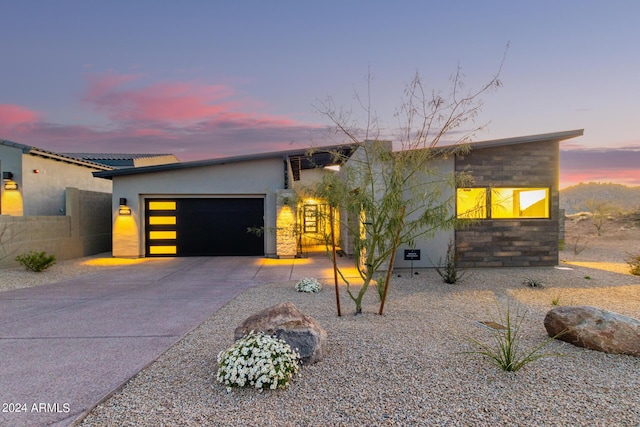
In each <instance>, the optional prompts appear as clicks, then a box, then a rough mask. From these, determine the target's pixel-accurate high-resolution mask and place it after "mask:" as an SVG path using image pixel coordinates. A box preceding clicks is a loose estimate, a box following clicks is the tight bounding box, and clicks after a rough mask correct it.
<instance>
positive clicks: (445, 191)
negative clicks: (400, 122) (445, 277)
mask: <svg viewBox="0 0 640 427" xmlns="http://www.w3.org/2000/svg"><path fill="white" fill-rule="evenodd" d="M386 147H387V148H388V149H389V150H390V149H391V143H390V142H386ZM364 157H365V152H364V149H363V148H359V149H358V150H357V151H356V152H355V153H354V154H353V156H351V159H350V160H349V164H350V165H357V164H358V163H357V162H359V161H365V159H364ZM379 167H382V166H381V165H380V166H377V167H374V170H375V169H376V168H379ZM341 173H343V174H344V171H342V172H341ZM454 173H455V161H454V159H453V158H449V159H446V160H439V161H437V162H433V163H432V164H431V165H430V172H429V174H426V173H425V174H423V175H422V177H421V180H422V181H423V182H424V191H425V193H426V192H428V191H432V189H433V188H434V187H436V186H437V187H438V189H439V190H440V191H441V192H442V194H441V196H440V200H441V201H442V202H443V203H444V202H446V201H447V200H451V198H452V197H454V196H455V188H453V187H452V186H449V187H447V185H445V184H443V183H442V181H446V180H447V179H451V178H452V176H453V174H454ZM404 197H405V198H410V197H412V195H411V194H410V193H409V192H408V191H407V192H405V194H404ZM453 206H454V205H453ZM453 206H452V207H453ZM452 213H453V211H452ZM417 214H418V213H416V214H414V215H413V216H409V217H408V220H411V218H412V217H415V216H416V215H417ZM341 219H342V221H348V220H349V218H348V215H347V213H346V212H344V211H343V212H341ZM351 220H352V221H359V218H352V219H351ZM352 228H353V225H352ZM454 236H455V234H454V230H453V229H449V230H440V231H437V232H435V233H430V234H428V235H424V236H422V237H419V238H417V239H415V242H414V245H413V246H408V245H400V246H399V247H398V250H397V252H396V258H395V260H394V268H408V267H411V261H405V260H404V250H405V249H420V257H421V258H420V260H419V261H414V262H413V267H414V268H424V267H433V266H434V265H437V264H438V263H439V261H440V260H441V259H442V260H443V261H444V259H445V257H446V254H447V245H448V243H449V241H451V240H453V239H454ZM341 238H342V242H341V244H342V246H343V249H344V250H345V251H346V252H347V253H349V254H351V253H352V250H351V249H350V247H351V246H352V245H353V242H352V241H351V240H352V239H350V235H349V233H347V232H346V228H345V226H344V225H343V226H342V227H341Z"/></svg>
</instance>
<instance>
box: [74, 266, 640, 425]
mask: <svg viewBox="0 0 640 427" xmlns="http://www.w3.org/2000/svg"><path fill="white" fill-rule="evenodd" d="M534 270H535V274H536V276H537V277H539V278H541V279H544V280H545V281H547V283H554V284H555V283H557V284H558V285H554V286H548V287H546V288H544V289H529V288H524V287H523V286H522V285H521V284H520V282H521V281H522V280H523V271H522V270H521V269H508V270H504V271H500V272H497V271H496V270H493V271H491V272H490V271H488V270H487V271H485V270H480V271H473V272H471V273H470V275H469V276H467V278H466V279H465V280H464V281H463V283H461V284H459V285H446V284H444V283H442V282H441V281H440V280H439V278H438V277H436V275H435V274H434V273H433V272H432V271H420V275H418V276H414V277H401V278H397V277H396V278H395V280H394V283H393V287H392V289H391V297H390V299H389V301H388V302H387V304H386V309H385V310H386V314H385V315H384V316H378V315H377V314H375V313H376V312H377V300H376V297H375V295H374V293H373V292H372V293H370V294H369V295H368V296H369V297H370V298H369V299H368V300H367V303H366V305H365V307H364V311H365V313H364V314H363V315H361V316H354V315H352V314H351V313H352V312H353V306H352V305H351V304H349V303H348V302H347V299H346V297H345V296H344V295H343V296H342V304H343V307H344V310H345V311H346V312H349V313H347V314H345V315H343V317H341V318H338V317H337V316H336V310H335V295H334V293H333V289H332V288H331V287H330V286H327V287H325V288H324V289H323V291H322V292H320V293H319V294H303V293H298V292H296V291H295V290H294V284H295V283H294V282H290V283H274V284H269V285H266V286H262V287H259V288H254V289H252V290H249V291H247V292H245V293H244V294H242V295H240V296H239V297H238V298H236V299H235V300H233V301H232V302H231V303H229V304H228V305H227V306H225V307H224V308H223V309H222V310H220V311H219V312H218V313H216V314H215V315H214V316H212V317H211V318H210V319H209V320H208V321H206V322H205V323H204V324H202V325H201V326H200V327H199V328H197V329H196V330H194V331H193V332H192V333H191V334H190V335H189V336H188V337H187V338H185V339H184V340H183V341H181V342H180V343H178V344H177V345H176V346H174V347H173V348H171V349H169V350H168V351H167V352H166V353H165V354H164V355H163V356H162V357H161V358H160V359H159V360H158V361H157V362H156V363H154V364H153V365H152V366H150V367H149V368H148V369H146V370H144V371H142V372H141V373H140V374H139V375H138V376H136V377H135V378H133V379H132V380H131V381H130V382H129V383H128V384H127V385H126V387H124V389H123V390H121V391H120V392H119V393H117V394H115V395H114V396H113V397H112V398H111V399H109V400H108V401H106V402H105V403H103V404H102V405H100V406H98V407H97V408H96V409H95V410H94V411H93V412H92V413H91V414H90V415H89V416H88V417H87V418H86V419H85V420H84V422H83V423H82V424H81V425H83V426H107V425H108V426H116V425H117V426H121V425H131V426H133V425H135V426H161V425H184V426H187V425H189V426H199V425H221V426H222V425H224V426H270V425H273V426H317V425H332V426H352V425H372V426H378V425H381V426H382V425H398V426H409V425H411V426H413V425H474V426H477V425H483V426H485V425H486V426H494V425H549V426H551V425H557V426H567V425H601V426H613V425H619V426H633V425H638V424H640V393H638V390H640V359H639V358H635V357H631V356H624V355H607V354H604V353H599V352H596V351H589V350H584V349H580V348H577V347H574V346H572V345H570V344H566V343H562V342H559V341H558V342H552V343H550V344H549V346H548V347H547V349H546V351H550V352H560V353H563V354H565V357H555V358H546V359H541V360H540V361H538V362H536V363H534V364H531V365H528V366H526V367H525V368H523V369H522V370H521V371H519V372H517V373H515V374H512V373H505V372H503V371H501V370H499V369H497V368H496V367H494V366H493V365H492V364H491V363H489V362H488V361H487V360H484V359H480V358H478V357H473V356H470V355H465V354H460V352H462V351H465V350H468V349H469V346H468V344H467V343H466V341H465V337H474V338H476V339H480V340H483V341H486V342H490V340H491V335H490V332H489V331H488V330H486V329H485V328H482V327H480V326H478V324H477V323H475V321H476V320H492V319H493V320H500V319H499V317H497V313H496V312H497V311H498V309H497V307H498V306H502V307H504V306H505V304H507V302H508V301H511V303H512V307H514V308H515V307H517V306H519V307H520V308H521V309H522V310H523V312H525V311H526V319H525V321H524V323H523V325H522V331H523V337H522V340H523V344H524V345H526V346H533V345H537V344H539V343H541V342H543V341H544V340H545V338H546V334H545V330H544V327H543V325H542V320H543V318H544V315H545V313H546V311H547V310H549V309H551V308H552V307H553V306H552V305H551V299H552V297H553V296H555V295H556V294H557V293H559V294H560V295H561V303H562V301H563V300H565V299H566V300H567V301H569V300H572V301H575V302H579V303H580V304H583V303H584V304H592V305H598V306H600V307H604V308H607V309H611V310H614V311H617V312H619V313H622V314H626V315H629V316H633V317H636V318H640V301H639V299H638V296H639V294H640V281H639V280H638V278H636V277H634V276H630V275H627V276H623V275H618V274H615V273H603V274H602V275H599V274H596V273H593V272H591V271H590V270H586V269H582V268H576V269H575V270H557V269H554V268H539V269H538V268H537V269H534ZM587 271H588V272H589V273H590V274H591V275H592V279H590V280H586V279H584V276H585V272H587ZM530 273H531V272H530ZM583 283H587V284H588V286H585V287H582V286H579V285H576V284H583ZM287 300H288V301H292V302H293V303H294V304H295V305H296V306H298V307H299V308H300V309H301V310H302V311H304V312H306V313H308V314H309V315H311V316H313V317H315V318H316V319H317V320H318V321H319V322H320V324H321V325H323V327H324V328H325V329H326V330H327V332H328V336H329V337H328V352H327V355H326V357H325V359H323V360H322V361H321V362H320V363H317V364H315V365H311V366H305V367H303V369H302V370H301V371H300V373H299V374H298V376H296V377H295V379H294V380H293V381H292V383H291V384H290V386H289V388H288V389H285V390H278V391H276V392H263V393H259V392H257V391H255V390H237V389H234V390H233V391H232V392H230V393H228V392H227V391H226V390H225V388H224V387H223V386H222V385H220V384H218V383H216V382H215V379H214V377H215V369H216V362H215V356H216V354H217V353H218V352H219V351H221V350H223V349H224V348H226V347H228V346H229V345H231V344H232V342H233V329H234V328H235V326H236V325H238V324H239V323H240V322H241V321H242V320H243V319H244V318H245V317H247V316H248V315H250V314H252V313H254V312H256V311H258V310H260V309H262V308H264V307H267V306H270V305H273V304H276V303H280V302H283V301H287Z"/></svg>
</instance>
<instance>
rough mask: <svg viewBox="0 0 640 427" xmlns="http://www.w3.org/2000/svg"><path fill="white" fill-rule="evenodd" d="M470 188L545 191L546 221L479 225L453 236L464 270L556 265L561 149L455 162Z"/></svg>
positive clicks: (517, 147)
mask: <svg viewBox="0 0 640 427" xmlns="http://www.w3.org/2000/svg"><path fill="white" fill-rule="evenodd" d="M462 171H468V172H471V174H472V176H473V177H474V184H473V185H472V186H473V187H485V188H487V187H548V188H549V189H550V192H549V195H550V198H551V215H550V218H549V219H497V220H492V219H483V220H479V221H477V222H476V223H474V224H472V225H471V226H469V227H467V228H464V229H459V230H456V237H455V240H456V253H457V255H458V259H459V263H460V266H463V267H528V266H549V265H557V264H558V238H559V236H558V215H559V214H558V212H559V190H558V186H559V143H558V142H557V141H543V142H531V143H522V144H514V145H505V146H496V147H488V148H478V149H475V150H472V151H471V152H470V153H469V154H467V155H466V156H459V157H458V158H456V172H462Z"/></svg>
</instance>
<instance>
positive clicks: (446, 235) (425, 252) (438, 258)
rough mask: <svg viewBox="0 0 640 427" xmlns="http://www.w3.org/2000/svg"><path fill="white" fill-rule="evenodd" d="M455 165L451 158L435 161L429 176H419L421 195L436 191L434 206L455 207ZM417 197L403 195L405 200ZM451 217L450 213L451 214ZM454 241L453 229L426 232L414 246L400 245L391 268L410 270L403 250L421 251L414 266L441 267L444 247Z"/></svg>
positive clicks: (444, 253) (409, 263)
mask: <svg viewBox="0 0 640 427" xmlns="http://www.w3.org/2000/svg"><path fill="white" fill-rule="evenodd" d="M454 169H455V163H454V159H453V158H449V159H442V160H438V161H434V162H433V163H432V164H430V165H429V173H428V174H427V173H424V174H422V176H421V178H420V179H421V181H422V182H423V183H424V184H423V189H424V192H425V193H427V192H430V193H432V192H437V193H440V194H439V195H438V196H437V200H438V202H437V205H445V206H451V207H453V206H454V203H453V202H454V197H455V189H454V187H453V176H454ZM414 196H416V195H412V194H410V192H405V198H406V199H409V198H411V197H414ZM423 211H424V210H421V211H419V212H416V213H415V214H414V215H409V216H408V217H407V220H408V221H410V220H412V219H416V218H417V215H418V214H421V213H422V212H423ZM451 215H453V210H452V211H451ZM454 239H455V234H454V230H453V229H443V230H437V231H434V232H429V233H427V234H424V235H422V236H420V237H418V238H416V239H415V242H414V245H412V246H409V245H400V246H399V247H398V251H397V253H396V259H395V261H394V266H395V267H397V268H402V267H404V268H407V267H411V261H408V260H405V259H404V251H405V249H420V260H419V261H414V262H413V267H414V268H415V267H433V266H436V265H442V262H443V261H444V260H445V258H446V256H447V245H448V244H449V242H450V241H453V240H454Z"/></svg>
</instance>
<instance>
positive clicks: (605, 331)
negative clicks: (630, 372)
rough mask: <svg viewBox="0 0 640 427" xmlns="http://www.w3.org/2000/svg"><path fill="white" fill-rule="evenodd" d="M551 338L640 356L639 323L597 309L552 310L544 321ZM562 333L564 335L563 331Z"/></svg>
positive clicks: (562, 308) (570, 308)
mask: <svg viewBox="0 0 640 427" xmlns="http://www.w3.org/2000/svg"><path fill="white" fill-rule="evenodd" d="M544 327H545V328H546V330H547V333H548V334H549V336H550V337H553V336H555V335H557V334H559V333H561V332H562V334H561V335H560V336H559V337H558V339H560V340H562V341H566V342H568V343H571V344H574V345H577V346H579V347H584V348H588V349H591V350H598V351H603V352H605V353H616V354H630V355H632V356H638V357H640V321H638V320H636V319H633V318H631V317H627V316H623V315H621V314H617V313H613V312H611V311H607V310H602V309H600V308H596V307H586V306H575V307H571V306H567V307H559V308H554V309H553V310H551V311H549V312H548V313H547V315H546V316H545V318H544ZM563 331H564V332H563Z"/></svg>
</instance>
